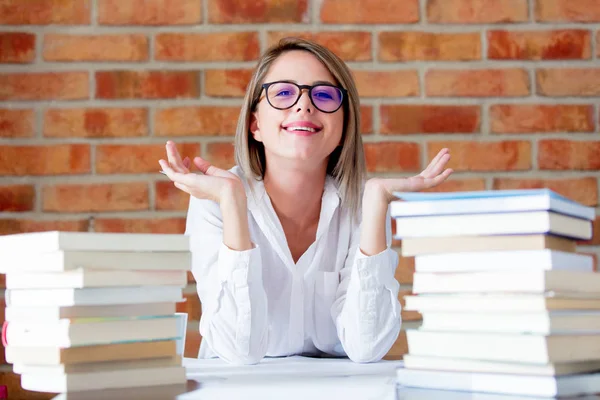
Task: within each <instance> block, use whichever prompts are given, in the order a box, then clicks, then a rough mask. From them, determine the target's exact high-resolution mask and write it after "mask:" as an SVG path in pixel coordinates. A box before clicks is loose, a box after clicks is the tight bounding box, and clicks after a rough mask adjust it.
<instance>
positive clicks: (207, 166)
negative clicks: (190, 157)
mask: <svg viewBox="0 0 600 400" xmlns="http://www.w3.org/2000/svg"><path fill="white" fill-rule="evenodd" d="M194 165H195V166H196V167H198V169H199V170H200V172H202V173H203V174H206V175H212V176H220V177H227V176H228V174H227V171H223V170H222V169H221V168H218V167H215V166H214V165H212V164H211V163H210V162H209V161H206V160H205V159H203V158H201V157H194Z"/></svg>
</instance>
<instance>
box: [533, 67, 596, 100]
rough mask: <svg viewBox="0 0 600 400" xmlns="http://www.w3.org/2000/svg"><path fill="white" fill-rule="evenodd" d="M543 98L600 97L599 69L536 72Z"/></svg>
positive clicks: (539, 90) (541, 70)
mask: <svg viewBox="0 0 600 400" xmlns="http://www.w3.org/2000/svg"><path fill="white" fill-rule="evenodd" d="M536 82H537V93H538V94H540V95H543V96H600V68H563V69H559V68H554V69H550V68H543V69H538V70H537V71H536Z"/></svg>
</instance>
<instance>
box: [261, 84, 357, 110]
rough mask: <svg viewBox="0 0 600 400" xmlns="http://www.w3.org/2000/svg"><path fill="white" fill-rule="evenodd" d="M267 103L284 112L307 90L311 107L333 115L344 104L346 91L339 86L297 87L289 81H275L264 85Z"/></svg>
mask: <svg viewBox="0 0 600 400" xmlns="http://www.w3.org/2000/svg"><path fill="white" fill-rule="evenodd" d="M262 88H263V89H265V93H266V95H267V101H268V102H269V104H270V105H271V107H273V108H276V109H278V110H286V109H288V108H291V107H293V106H294V105H295V104H296V103H297V102H298V100H300V96H302V89H307V90H308V97H309V98H310V101H311V103H312V105H313V106H315V108H316V109H317V110H319V111H322V112H324V113H334V112H336V111H337V110H339V108H340V107H341V106H342V104H344V100H345V99H346V97H347V95H348V91H347V90H346V89H344V88H341V87H339V86H335V85H332V84H329V83H319V84H317V85H313V86H311V85H298V84H297V83H294V82H289V81H277V82H269V83H264V84H263V85H262Z"/></svg>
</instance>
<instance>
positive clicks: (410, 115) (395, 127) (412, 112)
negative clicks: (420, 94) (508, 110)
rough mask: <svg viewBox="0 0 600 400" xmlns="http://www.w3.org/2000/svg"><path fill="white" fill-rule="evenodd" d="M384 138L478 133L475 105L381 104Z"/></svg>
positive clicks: (477, 114)
mask: <svg viewBox="0 0 600 400" xmlns="http://www.w3.org/2000/svg"><path fill="white" fill-rule="evenodd" d="M380 112H381V128H380V131H381V133H382V134H384V135H389V134H395V133H475V132H479V129H480V123H481V108H480V107H479V106H446V105H382V106H381V111H380Z"/></svg>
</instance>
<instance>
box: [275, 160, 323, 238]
mask: <svg viewBox="0 0 600 400" xmlns="http://www.w3.org/2000/svg"><path fill="white" fill-rule="evenodd" d="M267 165H269V164H268V163H267ZM271 165H272V164H271ZM326 168H327V166H326V165H325V166H324V167H322V168H317V169H312V170H299V169H296V168H293V167H292V168H285V167H280V166H272V167H271V168H267V170H266V172H265V178H264V185H265V190H266V191H267V193H268V194H269V198H270V200H271V203H272V204H273V208H274V209H275V212H276V213H277V216H278V217H279V220H280V221H281V223H282V225H285V226H288V227H291V228H295V229H304V228H306V227H309V226H311V225H312V224H314V223H318V221H319V216H320V213H321V198H322V196H323V190H324V188H325V178H326V174H327V171H326Z"/></svg>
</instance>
